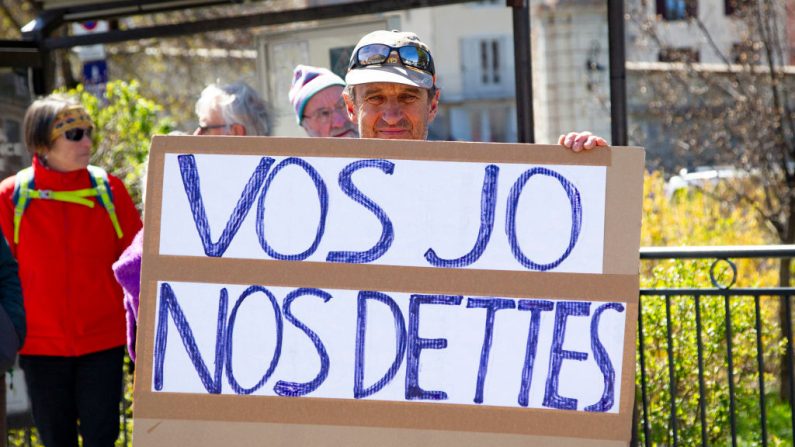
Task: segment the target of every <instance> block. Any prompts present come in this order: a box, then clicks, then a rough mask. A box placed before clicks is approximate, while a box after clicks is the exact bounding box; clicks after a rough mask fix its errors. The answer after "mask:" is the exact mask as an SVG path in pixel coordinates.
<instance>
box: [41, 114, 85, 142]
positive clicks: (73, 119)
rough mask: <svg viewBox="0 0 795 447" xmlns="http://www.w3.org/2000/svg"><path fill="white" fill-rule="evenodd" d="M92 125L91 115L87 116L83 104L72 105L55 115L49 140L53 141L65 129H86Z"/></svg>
mask: <svg viewBox="0 0 795 447" xmlns="http://www.w3.org/2000/svg"><path fill="white" fill-rule="evenodd" d="M89 127H93V124H92V123H91V117H90V116H88V113H87V112H86V109H84V108H83V106H78V105H73V106H69V107H67V108H66V109H64V110H62V111H61V112H60V113H59V114H58V115H56V116H55V123H54V124H53V126H52V133H51V134H50V141H55V140H57V139H58V137H60V136H61V135H63V134H64V132H66V131H67V130H72V129H76V128H83V129H87V128H89Z"/></svg>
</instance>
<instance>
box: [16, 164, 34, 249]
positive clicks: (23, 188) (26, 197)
mask: <svg viewBox="0 0 795 447" xmlns="http://www.w3.org/2000/svg"><path fill="white" fill-rule="evenodd" d="M33 187H34V185H33V168H32V167H27V168H25V169H23V170H21V171H19V172H17V175H16V177H15V178H14V195H13V196H11V197H12V201H13V202H14V244H18V243H19V224H20V223H22V214H23V213H24V212H25V209H26V208H27V207H28V202H29V201H30V199H31V197H30V190H31V189H32V188H33Z"/></svg>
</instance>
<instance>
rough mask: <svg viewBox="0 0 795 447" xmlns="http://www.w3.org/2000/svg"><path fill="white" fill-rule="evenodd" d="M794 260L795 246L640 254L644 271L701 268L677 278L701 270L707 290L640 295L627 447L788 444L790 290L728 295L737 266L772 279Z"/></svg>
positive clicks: (791, 422) (791, 417)
mask: <svg viewBox="0 0 795 447" xmlns="http://www.w3.org/2000/svg"><path fill="white" fill-rule="evenodd" d="M793 257H795V246H752V247H695V248H690V249H668V248H644V249H641V260H642V261H643V262H642V267H646V268H645V270H648V264H649V263H650V262H659V261H661V260H670V261H669V262H671V261H673V262H678V263H679V264H682V263H684V262H688V261H685V260H702V261H701V263H700V264H699V265H696V266H691V267H690V268H689V269H687V268H686V269H683V271H687V272H690V274H693V275H694V276H698V272H694V269H696V268H699V267H701V268H704V267H706V266H708V272H706V273H704V272H702V274H703V276H705V277H708V279H709V282H710V283H711V284H710V286H711V287H706V288H700V287H687V286H685V287H676V288H667V287H654V288H642V289H641V290H640V309H639V319H638V336H637V348H638V351H637V352H638V356H637V359H638V364H637V378H636V384H637V390H638V392H637V393H636V409H635V413H636V414H635V416H636V417H635V420H636V425H635V427H634V428H635V430H634V431H633V438H634V439H633V444H632V445H633V446H636V445H642V446H678V445H684V446H692V445H702V446H708V445H720V446H732V447H736V446H738V445H740V446H768V445H788V446H791V445H793V433H794V430H795V412H793V407H792V405H791V404H790V402H793V397H795V394H793V393H794V392H795V387H794V386H793V376H792V366H793V359H792V309H791V306H792V303H791V297H792V296H793V295H795V288H791V287H765V284H759V285H758V286H755V287H753V288H747V287H742V288H740V287H734V285H735V282H736V280H737V278H738V275H742V274H743V272H742V271H740V272H738V267H737V265H738V263H739V262H742V261H745V265H746V267H750V268H767V269H768V270H770V269H775V270H776V271H777V270H778V263H779V262H781V261H780V260H782V259H791V258H793ZM749 260H750V261H751V262H748V261H749ZM770 261H775V262H773V263H772V265H771V262H770ZM765 263H767V264H766V266H764V267H760V266H763V265H764V264H765ZM671 271H673V272H677V274H678V272H679V271H678V270H677V269H676V268H675V267H672V268H671ZM746 273H748V272H746ZM768 276H770V275H768ZM774 276H775V278H776V280H778V274H775V275H774ZM644 280H648V278H642V282H645V281H644ZM682 282H684V283H687V282H688V281H687V278H683V281H682ZM695 282H697V281H695Z"/></svg>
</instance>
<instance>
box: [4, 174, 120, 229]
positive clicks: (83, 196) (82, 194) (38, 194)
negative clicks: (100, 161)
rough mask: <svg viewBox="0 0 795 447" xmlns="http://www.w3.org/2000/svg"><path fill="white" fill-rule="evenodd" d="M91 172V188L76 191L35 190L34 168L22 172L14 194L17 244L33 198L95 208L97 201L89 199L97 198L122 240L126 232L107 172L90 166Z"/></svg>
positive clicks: (15, 184)
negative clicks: (114, 200)
mask: <svg viewBox="0 0 795 447" xmlns="http://www.w3.org/2000/svg"><path fill="white" fill-rule="evenodd" d="M88 173H89V176H90V178H91V186H92V187H91V188H86V189H78V190H75V191H51V190H47V189H35V188H36V185H35V183H34V179H33V167H27V168H25V169H23V170H21V171H19V172H18V173H17V176H16V179H15V182H14V195H13V196H12V202H13V204H14V243H15V244H18V243H19V226H20V223H21V222H22V215H23V214H24V213H25V210H26V209H27V207H28V205H29V204H30V201H31V200H33V199H43V200H58V201H61V202H69V203H75V204H78V205H84V206H87V207H89V208H94V202H92V201H91V200H88V199H87V197H96V198H97V201H98V202H99V203H100V204H101V205H102V206H103V207H104V208H105V210H106V211H107V212H108V216H109V217H110V221H111V223H112V224H113V228H114V229H115V230H116V236H118V238H119V239H121V237H122V236H123V235H124V233H122V231H121V225H119V218H118V216H117V215H116V207H115V206H114V205H113V195H112V194H111V192H110V183H108V173H107V172H105V170H104V169H102V168H100V167H97V166H91V165H89V166H88Z"/></svg>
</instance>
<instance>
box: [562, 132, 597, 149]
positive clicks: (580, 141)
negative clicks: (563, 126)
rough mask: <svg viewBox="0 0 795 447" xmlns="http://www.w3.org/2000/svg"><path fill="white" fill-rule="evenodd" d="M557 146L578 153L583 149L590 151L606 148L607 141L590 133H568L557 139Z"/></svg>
mask: <svg viewBox="0 0 795 447" xmlns="http://www.w3.org/2000/svg"><path fill="white" fill-rule="evenodd" d="M558 144H560V145H561V146H563V147H566V148H569V149H571V150H573V151H574V152H580V151H581V150H583V149H585V150H586V151H588V150H591V149H593V148H595V147H599V146H607V140H605V139H604V138H602V137H598V136H596V135H594V134H592V133H591V132H588V131H585V132H569V133H567V134H563V135H561V136H560V138H558Z"/></svg>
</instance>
